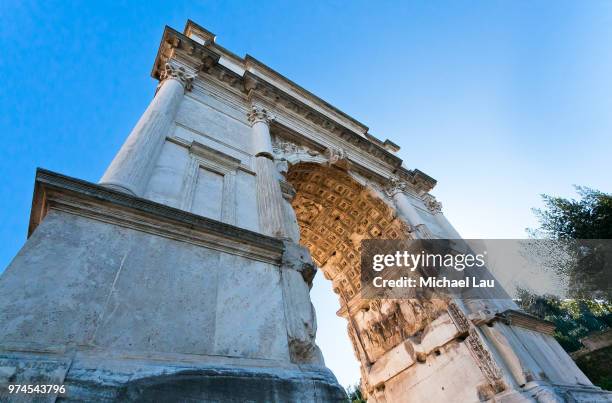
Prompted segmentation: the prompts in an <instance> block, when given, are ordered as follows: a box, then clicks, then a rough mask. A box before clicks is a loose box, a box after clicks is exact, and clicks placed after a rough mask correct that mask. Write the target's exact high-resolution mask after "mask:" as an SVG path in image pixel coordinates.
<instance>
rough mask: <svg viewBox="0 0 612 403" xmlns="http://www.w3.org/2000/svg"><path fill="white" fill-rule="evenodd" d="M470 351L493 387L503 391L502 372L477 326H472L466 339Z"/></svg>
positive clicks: (497, 390)
mask: <svg viewBox="0 0 612 403" xmlns="http://www.w3.org/2000/svg"><path fill="white" fill-rule="evenodd" d="M465 341H466V343H467V347H468V349H469V350H470V353H471V354H472V356H473V357H474V360H475V361H476V365H478V368H480V370H481V371H482V374H483V375H484V376H485V378H487V381H488V382H489V384H490V385H491V387H493V389H494V390H495V392H496V393H497V392H501V391H502V390H503V389H504V383H503V381H502V372H501V370H500V369H499V367H498V366H497V364H496V363H495V361H494V360H493V357H491V353H490V352H489V350H488V349H487V348H486V347H485V346H484V345H483V344H482V340H480V335H479V334H478V331H477V330H476V328H474V327H472V328H470V331H469V336H468V337H467V338H466V339H465Z"/></svg>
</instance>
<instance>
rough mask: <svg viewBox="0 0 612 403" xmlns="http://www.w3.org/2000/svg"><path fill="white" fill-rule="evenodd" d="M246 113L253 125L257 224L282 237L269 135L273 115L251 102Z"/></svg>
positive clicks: (279, 194)
mask: <svg viewBox="0 0 612 403" xmlns="http://www.w3.org/2000/svg"><path fill="white" fill-rule="evenodd" d="M247 117H248V119H249V122H250V123H251V127H252V129H253V154H255V173H256V174H257V209H258V213H259V227H260V229H261V231H262V232H263V233H264V234H266V235H271V236H275V237H284V236H285V231H284V230H283V227H284V211H283V203H284V201H283V194H282V191H281V188H280V184H279V177H278V172H277V169H276V166H275V164H274V157H273V156H272V140H271V137H270V122H271V121H272V119H274V118H273V116H272V115H271V114H270V113H269V112H268V111H266V109H264V108H262V107H259V106H253V107H252V108H251V110H250V111H249V113H248V114H247Z"/></svg>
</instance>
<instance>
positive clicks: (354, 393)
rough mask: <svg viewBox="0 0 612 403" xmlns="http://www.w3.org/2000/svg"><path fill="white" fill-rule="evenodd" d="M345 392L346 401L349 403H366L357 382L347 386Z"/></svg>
mask: <svg viewBox="0 0 612 403" xmlns="http://www.w3.org/2000/svg"><path fill="white" fill-rule="evenodd" d="M346 393H347V394H348V401H349V402H350V403H367V400H366V399H364V398H363V394H362V393H361V385H359V384H356V385H354V386H349V387H348V388H347V390H346Z"/></svg>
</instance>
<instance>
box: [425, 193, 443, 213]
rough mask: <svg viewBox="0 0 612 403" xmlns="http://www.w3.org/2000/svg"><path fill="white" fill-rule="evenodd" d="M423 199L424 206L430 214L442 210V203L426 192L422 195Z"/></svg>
mask: <svg viewBox="0 0 612 403" xmlns="http://www.w3.org/2000/svg"><path fill="white" fill-rule="evenodd" d="M423 201H424V202H425V206H426V207H427V209H428V210H429V211H430V212H431V214H438V213H439V212H441V211H442V203H440V202H439V201H437V200H436V198H435V197H433V196H432V195H430V194H429V193H426V194H425V195H423Z"/></svg>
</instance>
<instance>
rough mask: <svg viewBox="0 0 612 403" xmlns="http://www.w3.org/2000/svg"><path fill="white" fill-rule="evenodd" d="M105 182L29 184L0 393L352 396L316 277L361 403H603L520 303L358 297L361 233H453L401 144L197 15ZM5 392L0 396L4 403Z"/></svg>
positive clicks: (5, 306) (170, 45)
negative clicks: (55, 387) (323, 284)
mask: <svg viewBox="0 0 612 403" xmlns="http://www.w3.org/2000/svg"><path fill="white" fill-rule="evenodd" d="M152 76H153V77H154V78H155V79H157V80H158V81H159V85H158V87H157V90H156V92H155V95H154V97H153V99H152V100H151V103H150V105H149V107H148V108H147V109H146V110H145V111H144V113H143V115H142V116H141V118H140V119H139V121H138V122H137V124H136V125H135V127H134V129H133V130H132V132H131V133H130V135H129V136H128V137H127V139H126V141H125V143H124V144H123V145H122V147H121V149H120V150H119V151H118V152H117V154H116V156H115V158H114V159H113V161H112V162H111V163H110V164H109V166H108V169H107V170H106V172H105V173H104V175H103V176H102V178H101V180H100V182H99V183H98V184H92V183H88V182H84V181H81V180H78V179H74V178H69V177H66V176H63V175H60V174H56V173H53V172H49V171H45V170H38V172H37V175H36V183H35V190H34V200H33V204H32V211H31V216H30V226H29V237H28V240H27V242H26V244H25V245H24V246H23V248H22V249H21V250H20V252H19V253H18V254H17V256H16V257H15V259H14V260H13V261H12V262H11V264H10V265H9V267H8V268H7V269H6V270H5V272H4V273H3V275H2V277H0V323H2V326H1V327H0V383H6V382H15V383H21V384H31V383H34V382H44V383H46V384H65V385H66V395H65V396H57V395H55V396H54V395H49V396H47V397H46V398H47V400H50V401H54V400H56V398H57V399H59V400H61V399H64V398H65V399H67V400H70V401H150V400H157V401H166V400H167V401H175V400H206V401H213V400H214V401H236V402H242V401H265V402H268V401H276V402H288V401H291V402H311V401H317V402H322V401H325V402H327V401H344V399H345V398H346V396H345V393H344V391H343V389H342V388H341V387H340V385H339V384H338V382H337V381H336V379H335V377H334V375H333V374H332V373H331V372H330V371H329V369H327V367H326V366H325V363H324V361H323V357H322V356H321V353H320V351H319V349H318V347H317V345H316V343H315V336H316V319H315V314H314V310H313V308H312V305H311V302H310V295H309V288H310V285H311V282H312V279H313V275H314V273H315V272H316V267H317V266H318V267H319V268H321V270H322V271H323V274H324V275H325V277H326V278H327V279H328V280H330V281H332V282H333V289H334V292H335V293H336V294H337V295H338V297H339V300H340V306H341V308H340V310H339V312H338V313H339V315H340V316H342V317H344V318H346V319H347V326H348V333H349V336H350V338H351V341H352V343H353V348H354V350H355V354H356V356H357V358H358V360H359V362H360V364H361V373H362V383H363V386H364V392H365V394H366V395H367V396H368V400H369V401H370V402H379V403H380V402H408V401H410V402H418V401H444V402H446V401H496V402H518V401H543V402H544V401H546V402H557V401H561V400H562V399H567V400H572V401H589V402H591V401H611V400H612V399H611V398H610V395H609V394H607V393H605V392H603V391H601V390H600V389H599V388H596V387H595V386H593V385H592V384H591V382H590V381H589V380H588V379H587V378H586V377H585V376H584V374H582V372H580V370H579V369H578V368H577V367H576V366H575V364H574V363H573V361H572V360H571V358H569V356H568V355H567V354H566V353H565V352H564V351H563V349H562V348H561V347H560V346H559V344H558V343H557V342H556V341H555V340H554V339H553V338H552V336H551V333H552V331H553V329H554V326H551V324H550V323H547V322H542V321H539V320H538V319H536V318H533V317H531V316H529V315H526V314H524V313H521V312H520V311H518V310H517V307H516V306H515V305H514V304H513V303H512V301H509V300H506V301H496V300H484V299H483V300H474V301H470V302H469V303H464V302H463V301H459V300H452V299H422V300H393V299H384V300H364V299H362V298H361V295H360V289H359V287H360V286H359V257H360V247H361V246H360V245H361V244H360V242H361V241H362V240H363V239H369V238H381V239H406V238H419V239H420V238H459V234H458V233H457V232H456V231H455V230H454V228H453V227H452V225H450V223H449V222H448V221H447V219H446V218H445V217H444V215H443V213H442V211H441V210H442V206H441V204H440V203H439V202H438V201H437V200H436V199H435V198H434V197H433V196H432V195H431V194H430V193H429V192H430V191H431V190H432V189H433V187H434V186H435V183H436V182H435V180H434V179H432V178H431V177H429V176H428V175H426V174H425V173H423V172H421V171H419V170H418V169H409V168H407V167H406V166H405V165H404V164H403V162H402V160H401V159H400V158H399V157H398V156H397V154H396V153H397V151H398V150H399V148H398V146H397V145H396V144H394V143H393V142H391V141H389V140H384V141H383V140H379V139H377V138H376V137H375V136H373V135H371V134H370V133H369V131H368V128H367V127H366V126H365V125H363V124H362V123H360V122H359V121H357V120H355V119H354V118H352V117H350V116H348V115H347V114H345V113H344V112H342V111H340V110H338V109H337V108H335V107H333V106H332V105H330V104H328V103H327V102H325V101H323V100H321V99H320V98H318V97H317V96H315V95H314V94H312V93H310V92H308V91H307V90H305V89H303V88H301V87H300V86H298V85H297V84H295V83H293V82H292V81H290V80H288V79H287V78H285V77H283V76H282V75H280V74H279V73H277V72H275V71H274V70H272V69H270V68H269V67H267V66H266V65H264V64H263V63H261V62H259V61H257V60H256V59H254V58H253V57H250V56H246V57H244V58H242V57H239V56H236V55H235V54H233V53H232V52H230V51H228V50H227V49H225V48H223V47H222V46H220V45H219V44H217V43H216V40H215V35H214V34H212V33H211V32H209V31H207V30H206V29H204V28H202V27H200V26H199V25H197V24H195V23H193V22H192V21H188V22H187V25H186V27H185V29H184V31H183V32H182V33H181V32H178V31H176V30H174V29H172V28H169V27H166V28H165V30H164V33H163V36H162V41H161V44H160V46H159V51H158V54H157V57H156V59H155V62H154V65H153V70H152ZM8 398H10V396H7V395H6V394H5V392H4V391H3V390H0V400H7V399H8Z"/></svg>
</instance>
